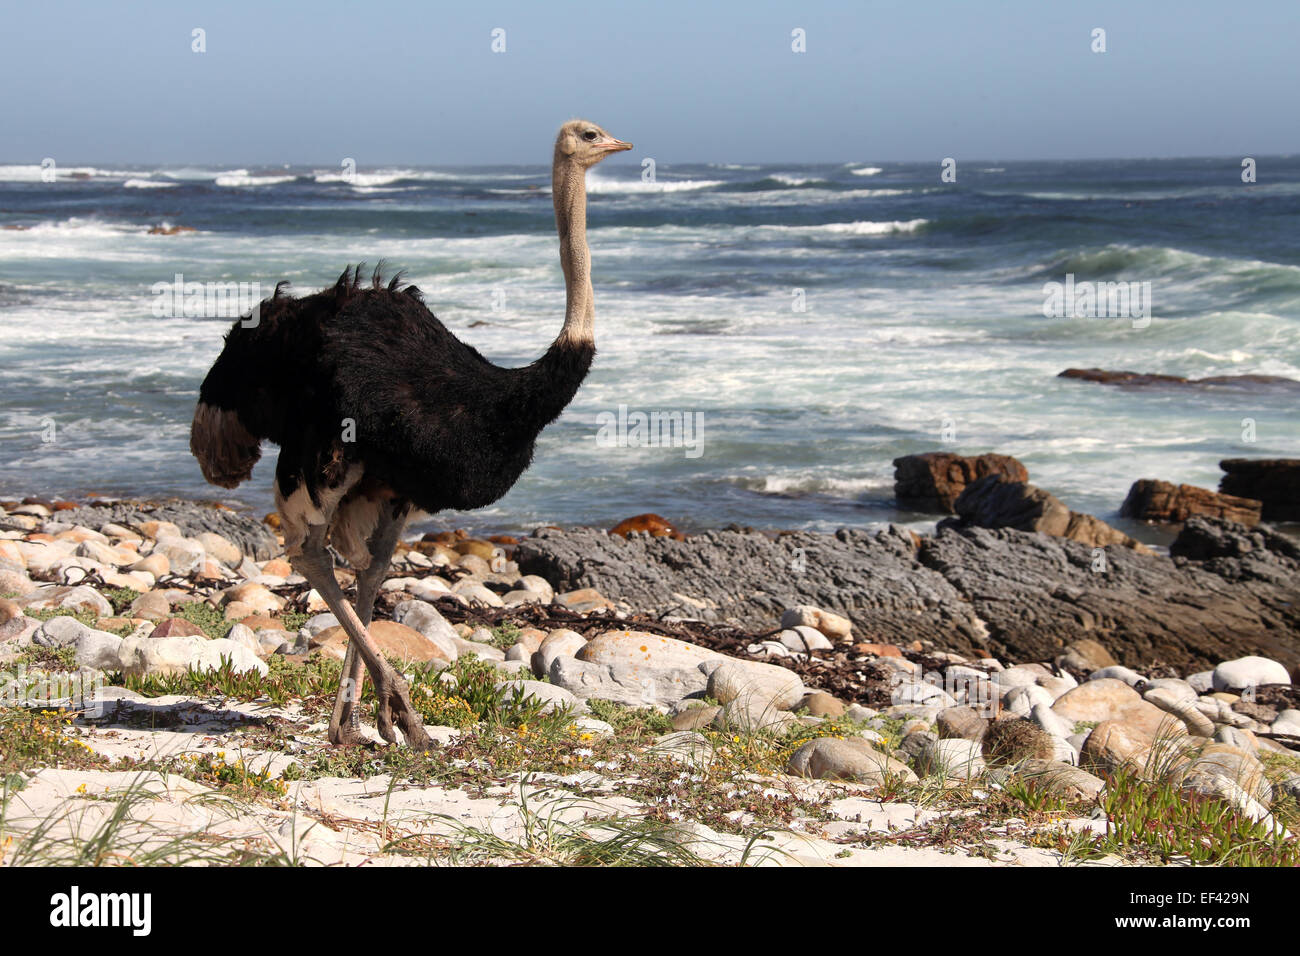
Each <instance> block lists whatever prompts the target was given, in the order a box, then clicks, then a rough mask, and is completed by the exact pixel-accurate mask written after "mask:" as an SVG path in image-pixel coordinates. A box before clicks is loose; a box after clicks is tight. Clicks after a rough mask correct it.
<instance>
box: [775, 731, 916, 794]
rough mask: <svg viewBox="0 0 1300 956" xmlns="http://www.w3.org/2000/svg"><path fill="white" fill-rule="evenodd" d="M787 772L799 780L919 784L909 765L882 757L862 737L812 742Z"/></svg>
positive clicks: (794, 758) (798, 752)
mask: <svg viewBox="0 0 1300 956" xmlns="http://www.w3.org/2000/svg"><path fill="white" fill-rule="evenodd" d="M786 772H787V773H790V774H793V775H794V776H797V777H818V778H820V779H823V780H856V781H858V782H860V783H868V784H874V785H876V786H880V785H883V784H885V783H886V782H889V781H895V780H897V781H903V782H906V783H915V782H916V774H915V773H913V772H912V769H911V768H910V767H908V766H907V764H905V763H903V762H902V761H900V760H895V759H894V758H893V757H888V756H886V755H884V754H882V753H880V752H879V751H877V750H876V749H875V748H873V747H872V746H871V745H870V744H869V743H867V741H865V740H863V739H862V738H861V737H850V738H848V739H846V740H840V739H838V738H836V737H818V738H816V739H814V740H810V741H808V742H807V743H806V744H804V745H803V746H802V747H800V748H799V749H798V750H796V751H795V752H794V753H793V754H792V755H791V757H790V761H789V763H788V764H787V766H786Z"/></svg>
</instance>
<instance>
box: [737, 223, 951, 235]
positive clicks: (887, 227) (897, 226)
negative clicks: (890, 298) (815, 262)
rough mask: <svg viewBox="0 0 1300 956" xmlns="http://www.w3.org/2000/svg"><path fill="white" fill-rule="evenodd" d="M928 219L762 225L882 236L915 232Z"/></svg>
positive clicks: (802, 231)
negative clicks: (816, 224) (817, 224)
mask: <svg viewBox="0 0 1300 956" xmlns="http://www.w3.org/2000/svg"><path fill="white" fill-rule="evenodd" d="M929 222H930V220H928V219H908V220H906V221H903V220H894V221H893V222H870V221H867V220H862V221H858V222H828V223H824V224H823V225H820V226H763V227H761V228H764V229H779V230H781V231H782V232H795V233H800V234H803V235H820V234H831V235H843V236H884V235H888V234H890V233H895V232H916V231H917V230H918V229H921V228H922V227H924V226H926V225H928V224H929Z"/></svg>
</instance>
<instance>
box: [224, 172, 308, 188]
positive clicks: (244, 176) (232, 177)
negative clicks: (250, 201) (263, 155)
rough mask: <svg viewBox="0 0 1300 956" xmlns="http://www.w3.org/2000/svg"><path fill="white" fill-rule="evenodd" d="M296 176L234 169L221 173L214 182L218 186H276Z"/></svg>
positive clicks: (291, 180)
mask: <svg viewBox="0 0 1300 956" xmlns="http://www.w3.org/2000/svg"><path fill="white" fill-rule="evenodd" d="M297 178H298V177H297V176H276V175H261V176H252V175H249V172H248V170H246V169H236V170H234V171H232V172H229V173H222V174H221V175H220V176H218V177H217V178H216V179H215V180H214V182H215V184H216V185H218V186H278V185H279V184H280V183H291V182H293V181H294V180H295V179H297Z"/></svg>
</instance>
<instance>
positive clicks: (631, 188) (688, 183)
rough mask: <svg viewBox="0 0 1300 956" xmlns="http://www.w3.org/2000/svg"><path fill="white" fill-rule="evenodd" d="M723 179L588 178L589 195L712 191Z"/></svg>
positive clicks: (590, 176) (720, 184) (592, 176)
mask: <svg viewBox="0 0 1300 956" xmlns="http://www.w3.org/2000/svg"><path fill="white" fill-rule="evenodd" d="M723 185H725V183H723V181H722V180H721V179H660V180H656V181H655V182H652V183H647V182H644V181H643V180H640V179H605V178H604V177H603V176H595V175H588V176H587V192H589V193H676V192H685V191H688V190H694V189H712V188H713V187H714V186H723Z"/></svg>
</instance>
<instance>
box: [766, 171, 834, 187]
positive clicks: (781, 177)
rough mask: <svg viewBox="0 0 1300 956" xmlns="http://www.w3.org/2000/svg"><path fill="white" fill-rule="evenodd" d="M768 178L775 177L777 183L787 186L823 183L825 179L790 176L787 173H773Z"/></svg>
mask: <svg viewBox="0 0 1300 956" xmlns="http://www.w3.org/2000/svg"><path fill="white" fill-rule="evenodd" d="M768 178H769V179H775V180H776V181H777V182H778V183H785V184H786V185H787V186H807V185H808V184H809V183H824V182H826V180H824V179H817V178H816V177H813V176H791V175H789V174H788V173H773V174H772V175H771V176H770V177H768Z"/></svg>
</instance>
